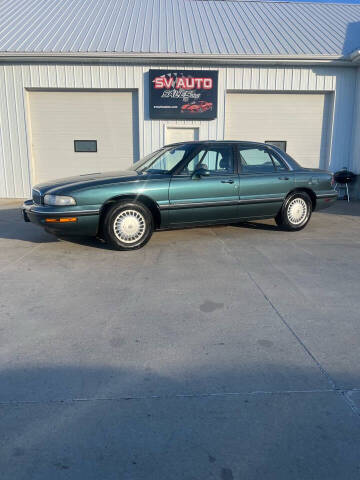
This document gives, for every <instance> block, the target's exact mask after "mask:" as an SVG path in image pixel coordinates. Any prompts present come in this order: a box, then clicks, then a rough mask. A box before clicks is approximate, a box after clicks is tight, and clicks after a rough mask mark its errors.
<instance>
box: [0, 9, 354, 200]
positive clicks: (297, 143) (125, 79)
mask: <svg viewBox="0 0 360 480" xmlns="http://www.w3.org/2000/svg"><path fill="white" fill-rule="evenodd" d="M151 68H156V69H160V68H161V69H169V68H171V69H175V68H176V69H183V70H187V69H192V70H194V69H196V70H216V71H218V111H217V118H215V119H214V120H209V121H204V120H198V121H190V120H186V121H185V120H154V119H151V118H150V115H149V87H148V81H147V75H148V71H149V69H151ZM359 132H360V5H344V4H315V3H314V4H309V3H286V2H261V1H252V2H249V1H242V2H240V1H220V0H217V1H216V0H214V1H211V0H208V1H206V0H201V1H200V0H62V1H61V2H59V1H58V0H0V197H26V196H28V195H29V194H30V191H31V186H32V185H34V184H36V183H39V182H42V181H46V180H50V179H53V178H57V177H65V176H70V175H73V174H81V173H90V172H95V171H104V170H109V171H110V170H118V169H121V168H124V167H128V166H129V165H131V162H133V161H134V160H137V159H138V158H139V157H141V156H143V155H145V154H147V153H149V152H150V151H152V150H155V149H157V148H158V147H160V146H162V145H163V144H164V143H170V142H175V141H180V140H191V139H224V138H225V139H239V140H256V141H281V142H286V149H287V152H288V153H289V154H290V155H292V156H294V157H295V158H296V159H297V160H298V161H299V162H300V163H301V164H302V165H303V166H309V167H322V168H329V169H331V170H334V171H335V170H338V169H341V168H342V167H344V166H346V167H348V168H349V169H351V170H353V171H354V172H355V173H357V174H360V135H359ZM76 139H83V140H88V139H96V141H97V151H94V152H86V153H84V152H82V153H79V152H75V151H74V141H75V140H76Z"/></svg>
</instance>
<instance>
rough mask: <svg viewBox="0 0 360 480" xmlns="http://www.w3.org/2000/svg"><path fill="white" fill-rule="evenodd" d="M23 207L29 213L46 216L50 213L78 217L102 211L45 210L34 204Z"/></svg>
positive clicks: (97, 213)
mask: <svg viewBox="0 0 360 480" xmlns="http://www.w3.org/2000/svg"><path fill="white" fill-rule="evenodd" d="M23 208H24V209H25V210H26V211H27V212H29V213H36V214H37V215H44V216H49V215H63V216H65V217H66V216H68V217H74V216H75V217H76V216H79V217H81V216H86V215H99V213H100V210H99V209H97V210H73V211H71V212H69V211H65V212H63V211H59V210H48V211H45V212H44V210H39V209H37V208H36V207H33V206H32V205H31V206H30V208H29V206H25V205H24V206H23Z"/></svg>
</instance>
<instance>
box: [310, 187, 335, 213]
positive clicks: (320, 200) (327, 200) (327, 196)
mask: <svg viewBox="0 0 360 480" xmlns="http://www.w3.org/2000/svg"><path fill="white" fill-rule="evenodd" d="M338 196H339V194H338V192H336V191H335V190H332V191H331V192H325V193H319V194H317V195H316V209H315V210H323V209H324V208H328V207H330V206H331V205H333V204H334V203H335V202H336V200H337V199H338Z"/></svg>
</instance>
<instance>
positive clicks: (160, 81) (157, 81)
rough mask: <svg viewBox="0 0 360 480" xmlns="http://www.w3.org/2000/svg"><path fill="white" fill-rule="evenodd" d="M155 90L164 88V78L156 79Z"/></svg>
mask: <svg viewBox="0 0 360 480" xmlns="http://www.w3.org/2000/svg"><path fill="white" fill-rule="evenodd" d="M154 88H163V77H156V78H155V79H154Z"/></svg>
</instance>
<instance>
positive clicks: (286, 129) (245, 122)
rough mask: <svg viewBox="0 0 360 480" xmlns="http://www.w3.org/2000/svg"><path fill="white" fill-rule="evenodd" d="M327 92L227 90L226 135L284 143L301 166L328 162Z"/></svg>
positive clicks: (317, 165) (328, 105)
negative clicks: (237, 91) (238, 91)
mask: <svg viewBox="0 0 360 480" xmlns="http://www.w3.org/2000/svg"><path fill="white" fill-rule="evenodd" d="M330 101H331V97H330V94H303V93H301V94H293V93H280V94H279V93H228V94H227V99H226V122H225V138H226V139H229V140H253V141H256V142H269V143H270V142H272V141H273V142H286V143H285V144H284V145H286V151H287V153H289V154H290V155H291V156H293V157H294V158H295V160H297V161H298V162H299V163H300V164H301V165H302V166H304V167H321V168H324V167H326V165H327V164H328V131H329V119H330Z"/></svg>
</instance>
